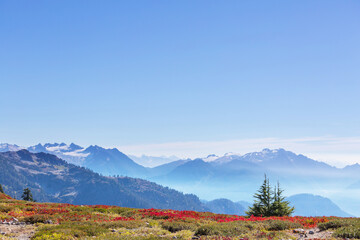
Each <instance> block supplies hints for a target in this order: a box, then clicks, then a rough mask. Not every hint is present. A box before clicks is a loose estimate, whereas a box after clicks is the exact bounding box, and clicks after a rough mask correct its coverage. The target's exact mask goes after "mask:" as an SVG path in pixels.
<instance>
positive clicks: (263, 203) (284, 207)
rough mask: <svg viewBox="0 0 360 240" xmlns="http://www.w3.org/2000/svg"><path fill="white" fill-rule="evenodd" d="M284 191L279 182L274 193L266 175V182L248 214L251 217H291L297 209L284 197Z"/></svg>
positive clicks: (256, 194)
mask: <svg viewBox="0 0 360 240" xmlns="http://www.w3.org/2000/svg"><path fill="white" fill-rule="evenodd" d="M283 192H284V190H282V189H281V188H280V184H279V182H278V183H277V186H275V188H274V191H272V190H271V187H270V182H269V179H268V178H267V177H266V175H265V180H264V182H263V184H262V185H261V187H260V188H259V190H258V191H257V193H255V195H254V198H255V201H254V204H253V206H252V207H249V210H248V211H247V212H246V214H247V215H249V216H251V215H253V216H263V217H269V216H290V215H291V214H292V213H293V212H294V210H295V208H294V207H291V206H290V205H289V204H290V203H289V202H288V201H286V200H285V197H284V196H283V195H282V193H283Z"/></svg>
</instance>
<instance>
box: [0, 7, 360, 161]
mask: <svg viewBox="0 0 360 240" xmlns="http://www.w3.org/2000/svg"><path fill="white" fill-rule="evenodd" d="M359 43H360V2H359V1H340V0H338V1H332V0H319V1H310V0H305V1H285V0H284V1H266V0H263V1H260V0H259V1H231V0H229V1H212V0H207V1H202V0H198V1H190V0H182V1H165V0H163V1H160V0H154V1H145V0H143V1H141V0H139V1H111V0H109V1H93V0H86V1H85V0H83V1H70V0H62V1H41V0H39V1H31V2H29V1H13V0H4V1H0V109H1V114H0V142H7V143H15V144H18V145H22V146H29V145H34V144H37V143H39V142H40V143H46V142H68V143H70V142H75V143H77V144H80V145H92V144H93V145H94V144H97V145H101V146H106V147H114V146H116V147H119V149H120V150H122V151H124V152H125V153H131V154H137V155H140V154H142V153H144V154H156V155H179V156H189V157H195V156H200V155H206V153H209V154H211V153H216V154H223V153H225V152H228V151H231V152H241V153H246V152H247V151H253V150H261V149H262V148H264V147H269V148H279V147H283V148H286V149H289V150H293V151H297V152H298V153H303V154H308V155H310V156H313V157H316V158H318V159H321V160H324V161H328V162H331V163H333V164H335V165H336V164H337V165H344V164H345V163H355V162H360V124H359V123H360V111H359V103H360V94H359V92H360V67H359V66H360V44H359ZM314 139H315V140H314ZM189 146H190V147H189ZM170 150H171V151H170ZM171 153H173V154H171Z"/></svg>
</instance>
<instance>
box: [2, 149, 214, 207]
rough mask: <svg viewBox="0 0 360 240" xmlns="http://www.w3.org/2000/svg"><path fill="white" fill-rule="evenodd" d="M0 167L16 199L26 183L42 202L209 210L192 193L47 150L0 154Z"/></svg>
mask: <svg viewBox="0 0 360 240" xmlns="http://www.w3.org/2000/svg"><path fill="white" fill-rule="evenodd" d="M0 166H1V167H2V170H1V172H0V182H1V183H2V185H3V187H4V190H5V192H6V193H7V194H9V195H11V196H14V197H16V198H19V197H20V196H21V193H22V190H23V188H24V187H25V186H26V187H29V188H31V189H32V192H33V195H34V198H35V199H36V200H38V201H42V202H43V201H50V202H64V203H72V204H106V205H119V206H124V207H135V208H161V209H177V210H185V209H186V210H197V211H207V210H208V209H207V208H206V207H205V206H204V204H203V203H201V201H200V200H199V199H198V197H196V196H195V195H192V194H182V193H180V192H178V191H176V190H172V189H169V188H167V187H162V186H160V185H158V184H155V183H152V182H149V181H146V180H142V179H136V178H129V177H106V176H101V175H99V174H98V173H95V172H93V171H91V170H88V169H85V168H83V167H79V166H76V165H73V164H69V163H67V162H66V161H64V160H62V159H59V158H58V157H56V156H55V155H51V154H47V153H30V152H29V151H27V150H20V151H17V152H5V153H0Z"/></svg>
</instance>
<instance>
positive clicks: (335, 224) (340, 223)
mask: <svg viewBox="0 0 360 240" xmlns="http://www.w3.org/2000/svg"><path fill="white" fill-rule="evenodd" d="M352 222H353V221H351V220H348V219H334V220H331V221H328V222H324V223H319V224H318V227H319V229H320V230H321V231H325V230H327V229H337V228H341V227H346V226H349V225H351V223H352Z"/></svg>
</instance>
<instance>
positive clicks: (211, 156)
mask: <svg viewBox="0 0 360 240" xmlns="http://www.w3.org/2000/svg"><path fill="white" fill-rule="evenodd" d="M218 158H219V156H217V155H215V154H210V155H208V156H207V157H205V158H203V160H204V161H205V162H212V161H215V160H216V159H218Z"/></svg>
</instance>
